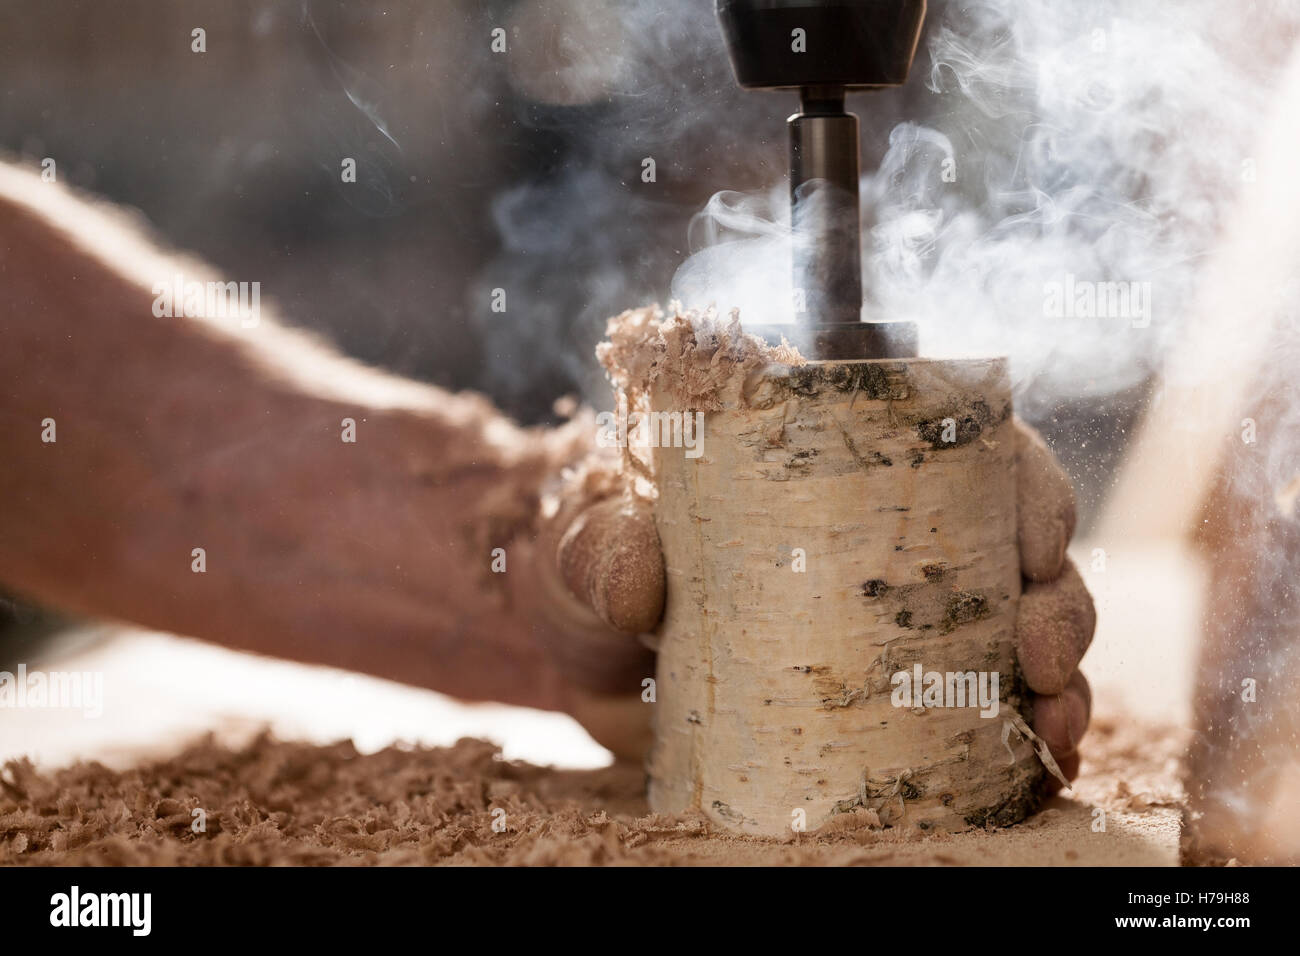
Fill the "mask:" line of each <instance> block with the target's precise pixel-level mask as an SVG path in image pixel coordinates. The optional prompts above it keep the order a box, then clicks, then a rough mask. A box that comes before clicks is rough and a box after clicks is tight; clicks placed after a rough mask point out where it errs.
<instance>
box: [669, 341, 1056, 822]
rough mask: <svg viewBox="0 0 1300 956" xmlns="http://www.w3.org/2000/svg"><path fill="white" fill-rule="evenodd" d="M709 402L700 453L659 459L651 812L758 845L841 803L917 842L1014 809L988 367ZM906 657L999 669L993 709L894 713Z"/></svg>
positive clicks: (1007, 537)
mask: <svg viewBox="0 0 1300 956" xmlns="http://www.w3.org/2000/svg"><path fill="white" fill-rule="evenodd" d="M672 394H673V392H672V383H671V382H670V381H664V380H660V381H658V382H656V384H655V386H654V388H653V389H652V392H651V407H652V409H654V410H657V411H667V412H672V411H678V412H681V411H690V409H683V408H680V407H676V408H675V407H673V402H674V399H673V397H672ZM717 398H718V400H719V402H720V403H721V405H722V407H721V409H720V410H715V411H712V412H710V413H708V414H707V416H706V418H705V422H704V432H703V440H702V450H703V454H702V455H700V456H699V457H697V458H690V457H688V456H686V455H685V454H684V453H683V450H682V449H680V448H670V447H665V448H658V449H656V450H655V453H654V469H655V472H656V479H657V484H658V487H659V501H658V505H657V522H658V528H659V533H660V537H661V539H662V543H663V548H664V554H665V558H666V562H667V568H668V604H667V609H666V614H665V619H664V623H663V626H662V628H661V630H660V634H659V639H660V654H659V664H658V677H657V691H658V703H657V706H656V710H655V745H654V749H653V751H652V754H651V757H650V761H649V771H650V802H651V805H652V807H653V808H654V809H656V810H659V811H664V812H677V811H682V810H687V809H690V808H695V809H698V810H700V811H702V812H703V813H705V814H707V815H708V816H709V817H710V818H712V819H713V820H715V821H716V822H718V823H719V824H722V825H724V826H726V827H728V828H730V829H732V830H736V831H739V832H745V833H754V834H766V835H773V836H776V835H781V834H788V833H790V832H791V829H792V826H793V827H794V828H796V829H797V828H799V827H800V826H802V827H804V828H806V829H807V830H809V831H812V830H816V829H818V828H819V827H821V826H822V825H824V824H826V823H827V821H828V820H830V819H831V818H832V817H833V816H834V815H836V814H837V813H842V812H846V811H851V810H854V809H855V808H857V807H866V808H868V809H871V810H874V811H875V812H876V813H877V814H878V815H879V817H880V819H881V821H882V822H883V823H886V824H892V825H895V826H905V827H919V828H920V829H922V830H948V831H952V830H959V829H963V828H965V827H967V826H970V825H983V824H985V823H997V824H1006V823H1011V822H1014V821H1015V820H1018V819H1020V818H1022V817H1023V816H1025V815H1026V814H1027V813H1028V812H1030V810H1032V809H1033V805H1034V802H1035V794H1036V792H1037V788H1036V786H1035V784H1036V783H1037V781H1038V780H1039V778H1040V777H1041V774H1042V768H1041V765H1040V764H1039V763H1038V759H1037V757H1036V756H1035V754H1034V751H1033V747H1032V745H1031V744H1030V742H1029V741H1027V740H1025V739H1024V738H1023V737H1022V736H1021V735H1020V734H1019V733H1014V732H1013V733H1011V734H1010V736H1009V737H1008V738H1007V739H1006V742H1005V743H1004V728H1005V727H1006V726H1008V724H1009V720H1010V718H1011V711H1012V709H1016V708H1018V707H1019V704H1020V694H1021V693H1022V688H1021V686H1020V682H1019V679H1018V676H1017V671H1016V663H1015V652H1014V644H1013V640H1014V625H1015V611H1016V604H1017V601H1018V599H1019V594H1020V573H1019V561H1018V557H1017V549H1016V513H1015V444H1014V438H1013V434H1012V422H1011V400H1010V391H1009V384H1008V376H1007V368H1006V363H1005V362H1004V361H1002V360H969V361H952V362H947V361H930V360H923V359H921V360H906V361H893V360H890V361H873V362H846V363H810V364H808V365H805V366H801V367H789V366H781V365H776V366H769V367H768V368H766V369H765V370H763V371H760V372H752V373H750V374H749V375H748V376H747V377H745V376H740V375H737V376H735V377H733V379H732V380H730V382H728V383H727V384H726V385H725V386H724V388H723V391H722V393H721V394H720V395H718V396H717ZM801 554H802V560H803V562H804V569H803V570H797V568H798V567H799V566H800V556H801ZM918 664H919V665H921V667H922V670H923V672H927V673H928V672H932V671H933V672H940V673H948V672H953V673H966V672H970V671H974V672H977V673H978V672H985V673H994V672H995V673H997V674H998V683H999V692H1000V697H1001V700H1002V701H1003V704H1002V705H1001V708H1000V712H999V714H998V715H997V716H995V717H983V716H981V711H980V709H979V708H978V707H969V706H968V707H954V706H945V707H924V708H922V707H916V708H913V709H909V708H906V707H899V706H895V705H894V703H893V701H892V696H893V695H892V692H893V691H894V684H893V682H892V678H893V675H894V674H895V673H896V672H899V671H903V672H907V673H909V674H910V673H912V672H913V669H914V667H915V665H918ZM950 702H951V701H950ZM800 810H802V811H803V812H802V814H800V813H799V812H797V811H800Z"/></svg>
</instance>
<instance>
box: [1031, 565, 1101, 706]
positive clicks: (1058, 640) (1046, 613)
mask: <svg viewBox="0 0 1300 956" xmlns="http://www.w3.org/2000/svg"><path fill="white" fill-rule="evenodd" d="M1096 626H1097V612H1096V610H1095V609H1094V608H1093V606H1092V597H1091V596H1090V595H1089V594H1088V589H1087V588H1086V587H1085V586H1084V584H1083V578H1081V577H1079V572H1078V570H1077V569H1076V568H1075V567H1074V562H1072V561H1066V562H1065V569H1064V571H1063V572H1062V574H1061V576H1060V577H1059V578H1057V579H1056V580H1055V581H1045V582H1042V583H1034V582H1030V583H1029V584H1027V585H1026V586H1025V590H1024V592H1023V593H1022V594H1021V595H1020V608H1019V610H1018V612H1017V613H1016V655H1017V656H1018V657H1019V659H1020V670H1021V672H1022V673H1023V674H1024V675H1025V681H1026V683H1028V684H1029V689H1030V690H1032V691H1034V692H1035V693H1038V694H1059V693H1061V691H1063V690H1064V689H1065V685H1066V684H1067V683H1069V680H1070V676H1071V675H1072V674H1073V673H1074V672H1075V670H1076V669H1077V668H1078V666H1079V661H1081V660H1082V659H1083V655H1084V652H1085V651H1087V650H1088V645H1089V644H1091V643H1092V632H1093V630H1094V629H1095V628H1096Z"/></svg>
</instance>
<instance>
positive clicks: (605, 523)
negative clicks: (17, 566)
mask: <svg viewBox="0 0 1300 956" xmlns="http://www.w3.org/2000/svg"><path fill="white" fill-rule="evenodd" d="M557 557H558V560H559V566H560V576H561V577H562V578H563V580H564V584H565V586H566V587H567V588H568V589H569V591H570V592H571V593H572V594H573V596H574V597H576V598H578V600H580V601H582V602H583V603H585V604H587V605H588V606H589V607H590V608H591V609H592V610H593V611H595V612H596V615H597V616H598V617H599V618H600V619H601V620H602V621H604V622H605V623H606V624H608V625H609V626H610V627H612V628H614V630H616V631H624V632H630V633H638V634H639V633H641V632H644V631H649V630H652V629H653V628H654V627H655V625H656V624H658V623H659V618H660V617H661V616H662V615H663V610H664V589H665V586H664V559H663V552H662V551H661V550H660V547H659V532H658V531H656V530H655V525H654V518H653V516H652V515H651V512H650V506H649V504H648V503H647V502H645V501H644V500H642V499H640V498H636V497H633V496H631V495H624V496H621V497H617V498H606V499H605V500H603V501H599V502H597V503H596V504H594V505H591V506H590V507H589V508H587V509H586V510H584V511H583V512H581V513H580V514H579V515H578V516H577V518H575V519H574V521H573V523H572V524H570V525H569V527H568V529H567V530H566V531H565V533H564V536H563V537H562V538H561V539H560V544H559V550H558V555H557Z"/></svg>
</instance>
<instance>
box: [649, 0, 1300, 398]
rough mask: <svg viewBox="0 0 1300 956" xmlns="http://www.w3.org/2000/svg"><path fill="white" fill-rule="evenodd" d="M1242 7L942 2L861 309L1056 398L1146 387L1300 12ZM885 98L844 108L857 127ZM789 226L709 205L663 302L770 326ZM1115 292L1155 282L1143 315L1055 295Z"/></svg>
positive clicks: (915, 74) (1237, 175)
mask: <svg viewBox="0 0 1300 956" xmlns="http://www.w3.org/2000/svg"><path fill="white" fill-rule="evenodd" d="M1252 9H1253V10H1254V13H1253V14H1252V15H1251V16H1250V18H1249V20H1247V19H1246V12H1245V10H1238V9H1237V7H1236V5H1232V4H1225V3H1223V2H1221V0H1148V2H1142V3H1132V2H1120V0H1098V2H1091V3H1069V4H1065V3H1060V2H1053V0H972V2H966V3H962V4H960V5H956V4H949V5H946V6H943V5H940V6H939V8H938V9H937V10H934V11H933V12H932V16H937V17H939V18H940V19H939V21H938V22H937V23H932V24H931V25H930V29H929V31H928V37H929V40H928V43H927V44H926V45H925V47H924V48H923V50H922V51H920V52H919V53H918V57H917V62H916V63H915V65H914V67H913V71H912V78H911V81H910V82H911V83H925V84H926V85H927V86H928V88H929V90H930V92H931V94H932V95H933V97H934V98H935V99H934V104H933V107H932V108H931V109H929V110H926V111H925V114H924V115H927V116H928V117H929V119H928V120H927V123H926V125H920V124H918V123H915V122H904V123H901V124H899V125H898V126H896V127H895V129H894V130H893V132H892V134H891V135H890V137H889V148H888V150H887V152H886V153H885V155H884V157H883V160H882V161H881V162H880V164H879V167H878V168H877V169H876V170H874V171H871V172H868V173H867V174H866V175H864V177H863V179H862V196H863V207H864V229H863V260H864V261H863V269H864V287H865V293H866V297H867V308H866V310H865V313H866V315H867V317H868V318H889V319H910V320H913V321H915V322H917V323H918V324H919V326H920V331H921V346H922V351H923V354H926V355H933V356H944V357H946V356H955V355H967V354H1007V355H1010V356H1011V358H1012V366H1013V373H1014V374H1015V376H1016V381H1017V384H1018V385H1019V386H1022V387H1023V386H1025V385H1027V384H1028V383H1030V382H1031V381H1032V382H1034V383H1035V384H1036V385H1037V386H1039V387H1040V388H1041V389H1045V390H1046V391H1047V392H1048V393H1051V394H1055V395H1058V396H1059V395H1083V394H1092V395H1098V394H1106V393H1110V392H1114V391H1118V390H1120V389H1124V388H1126V387H1129V386H1131V385H1133V384H1135V383H1137V382H1139V381H1140V380H1141V379H1142V378H1143V377H1145V376H1146V375H1147V374H1148V372H1149V371H1150V369H1151V367H1152V366H1153V365H1154V364H1156V363H1157V362H1158V361H1159V359H1160V357H1161V356H1162V355H1163V354H1164V353H1165V351H1166V350H1167V348H1168V347H1169V346H1170V344H1171V343H1172V342H1173V341H1174V340H1175V339H1176V337H1177V335H1178V332H1179V326H1180V323H1181V322H1182V321H1183V319H1184V317H1185V316H1186V315H1187V314H1188V313H1189V312H1190V311H1191V306H1192V297H1193V296H1194V295H1195V292H1196V286H1197V283H1196V280H1197V275H1198V270H1199V269H1201V268H1203V266H1204V264H1205V260H1206V258H1207V256H1208V255H1209V253H1210V251H1211V250H1212V248H1213V246H1214V243H1215V239H1216V234H1217V232H1218V230H1219V228H1220V226H1221V223H1222V220H1223V218H1224V216H1225V213H1226V212H1227V211H1228V210H1229V209H1230V208H1231V207H1232V205H1233V203H1234V202H1235V200H1236V199H1237V194H1238V192H1239V191H1240V189H1241V188H1242V187H1243V185H1244V184H1245V183H1248V182H1249V181H1250V178H1251V176H1252V173H1253V159H1252V157H1251V150H1252V147H1253V145H1254V143H1255V140H1256V133H1257V130H1258V127H1259V126H1260V124H1261V122H1262V120H1263V118H1264V116H1265V115H1266V107H1267V105H1268V103H1269V93H1270V84H1271V83H1272V82H1275V79H1276V75H1277V73H1279V72H1280V70H1281V69H1282V67H1283V66H1284V61H1285V56H1284V55H1283V54H1284V53H1285V49H1286V46H1285V44H1286V41H1287V40H1290V39H1294V35H1295V28H1296V25H1297V23H1298V22H1300V4H1297V3H1295V2H1286V3H1274V4H1258V5H1255V7H1253V8H1252ZM1262 24H1267V25H1268V29H1269V31H1270V36H1269V37H1266V38H1262V37H1261V36H1260V33H1259V31H1260V26H1261V25H1262ZM876 95H877V94H859V95H855V96H854V97H852V98H851V99H850V104H851V105H850V106H849V109H851V110H854V111H855V112H858V113H860V114H863V115H864V120H865V119H866V117H867V114H868V113H869V111H871V109H872V103H873V96H876ZM868 125H869V124H868ZM868 150H869V146H868ZM788 215H789V214H788V202H787V201H786V200H785V199H784V198H783V194H782V192H781V191H780V190H778V191H776V192H775V193H771V194H763V195H759V196H752V197H743V196H737V195H736V194H734V193H720V194H718V195H717V196H715V197H714V200H713V201H712V202H711V203H709V205H708V207H707V208H706V209H705V210H704V212H703V213H701V215H700V216H699V217H697V219H696V221H695V223H694V224H693V226H692V230H691V239H692V250H693V252H694V254H693V255H692V256H691V258H690V259H688V260H687V261H686V262H685V263H684V264H683V265H682V267H681V269H680V270H679V271H678V273H677V275H676V277H675V278H674V282H673V289H672V292H673V296H674V297H675V298H680V299H681V300H683V301H684V302H685V303H686V304H687V305H692V306H705V305H709V304H713V305H715V306H717V307H718V308H719V309H721V310H723V311H725V310H726V309H727V308H729V307H732V306H739V307H740V309H741V317H742V321H743V320H746V319H753V320H757V321H773V320H777V321H779V320H780V319H779V317H777V316H774V315H773V310H774V305H773V304H774V303H775V304H776V307H775V308H776V311H777V312H779V311H781V306H782V305H783V304H784V303H788V302H789V301H790V300H789V296H788V289H789V280H788V273H789V246H788V242H789V236H788V234H789V229H788V227H786V226H784V225H783V223H784V222H786V221H787V220H788ZM782 283H784V285H782ZM1115 283H1120V284H1124V285H1123V291H1125V292H1127V291H1128V290H1129V289H1130V288H1131V289H1132V290H1133V291H1134V292H1135V293H1140V292H1141V291H1142V290H1144V289H1145V290H1146V292H1147V296H1148V298H1147V299H1146V301H1145V306H1146V307H1147V309H1148V314H1147V315H1146V321H1143V320H1142V319H1141V318H1140V317H1134V316H1128V315H1105V314H1103V315H1092V316H1089V315H1088V314H1087V308H1086V307H1084V306H1085V305H1086V303H1082V302H1081V307H1080V309H1079V310H1078V311H1080V312H1083V313H1084V314H1083V315H1078V314H1074V313H1075V310H1073V309H1070V310H1069V311H1067V312H1066V313H1065V314H1057V311H1054V310H1053V308H1052V307H1051V305H1050V304H1049V300H1050V299H1051V298H1052V293H1053V292H1057V293H1059V292H1060V290H1062V289H1069V290H1071V291H1072V292H1074V291H1076V290H1087V291H1089V293H1090V294H1091V292H1092V291H1094V290H1095V289H1096V288H1097V287H1101V286H1104V285H1105V284H1115ZM1112 289H1113V286H1112ZM1102 311H1103V312H1104V311H1105V310H1104V309H1102ZM790 318H791V316H790V315H789V314H787V315H786V320H787V321H789V320H790Z"/></svg>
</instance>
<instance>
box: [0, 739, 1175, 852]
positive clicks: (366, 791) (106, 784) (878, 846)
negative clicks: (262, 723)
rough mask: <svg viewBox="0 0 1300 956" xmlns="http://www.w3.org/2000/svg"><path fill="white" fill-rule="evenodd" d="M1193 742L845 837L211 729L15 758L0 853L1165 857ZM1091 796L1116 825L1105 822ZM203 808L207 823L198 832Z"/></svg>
mask: <svg viewBox="0 0 1300 956" xmlns="http://www.w3.org/2000/svg"><path fill="white" fill-rule="evenodd" d="M1184 744H1185V740H1184V739H1183V736H1182V735H1181V734H1179V733H1178V732H1177V731H1173V730H1169V729H1166V730H1163V731H1161V732H1158V733H1157V732H1154V731H1153V728H1151V727H1141V728H1136V727H1133V726H1132V725H1131V724H1129V723H1128V722H1116V723H1109V724H1106V723H1103V724H1100V725H1099V726H1096V727H1094V728H1093V729H1092V730H1091V731H1090V733H1089V737H1088V746H1087V756H1086V757H1085V761H1084V766H1083V773H1082V776H1081V778H1080V781H1079V782H1078V784H1077V785H1076V796H1075V798H1074V799H1061V798H1056V799H1054V800H1052V801H1050V802H1049V804H1048V809H1047V810H1046V811H1045V812H1043V813H1040V814H1037V815H1036V816H1034V817H1032V818H1030V820H1028V821H1026V822H1025V823H1024V824H1021V825H1019V826H1016V827H1011V828H1008V829H1006V830H1000V831H976V832H971V833H963V834H956V835H952V836H948V835H938V836H931V837H923V838H922V837H917V836H914V835H905V834H904V833H903V832H901V831H900V830H892V829H884V830H881V829H877V828H876V827H874V826H873V825H872V824H873V823H874V822H875V821H872V820H869V819H867V817H866V816H865V815H864V816H863V817H862V819H861V820H860V821H855V822H858V823H860V824H861V825H860V826H850V825H848V824H847V823H846V824H844V825H842V826H840V827H839V828H837V831H836V832H835V833H831V834H817V835H810V834H798V835H796V834H791V835H790V836H789V837H788V838H786V839H785V840H764V839H758V838H751V837H737V836H733V835H730V834H728V833H725V832H723V831H720V830H718V829H717V828H715V827H714V826H713V825H712V824H710V823H708V822H707V821H706V820H704V819H703V818H701V817H697V816H674V817H669V816H662V815H656V814H651V813H648V812H647V809H646V805H645V798H644V785H645V777H644V773H643V771H642V770H640V769H639V768H636V767H631V766H615V767H610V768H606V769H603V770H594V771H558V770H552V769H547V768H542V767H535V766H531V765H528V764H523V763H516V762H507V761H503V760H501V759H500V756H499V752H498V750H497V749H496V748H495V747H494V746H493V745H491V744H488V743H485V742H483V741H477V740H462V741H460V742H459V743H457V744H456V745H455V746H454V747H450V748H443V749H402V748H397V747H390V748H388V749H386V750H383V751H380V752H379V753H375V754H371V755H362V754H359V753H358V752H357V751H356V750H355V748H353V746H352V745H351V744H350V743H340V744H334V745H332V746H328V747H316V746H311V745H307V744H300V743H284V742H280V741H276V740H273V739H271V738H270V737H266V736H264V737H261V738H259V739H257V740H255V741H253V742H252V743H251V744H250V745H249V746H247V747H245V748H243V749H241V750H229V749H226V748H223V747H219V746H216V745H214V744H213V743H211V742H204V743H200V744H197V745H195V746H192V747H190V748H188V749H187V750H185V751H184V752H182V753H180V754H179V755H177V756H176V757H174V758H172V759H170V760H165V761H159V762H155V763H150V764H145V765H142V766H139V767H137V768H134V769H131V770H128V771H125V772H121V773H117V772H113V771H110V770H108V769H106V768H105V767H103V766H100V765H98V764H93V763H92V764H78V765H76V766H73V767H70V768H67V769H63V770H58V771H54V772H51V773H43V772H39V771H37V770H35V769H33V767H32V766H31V765H30V764H29V763H26V762H24V761H15V762H11V763H9V764H7V765H6V766H5V769H4V772H3V773H2V774H0V863H3V864H9V865H13V864H38V865H40V864H44V865H87V864H107V865H132V864H149V865H175V864H235V865H259V864H446V863H450V864H577V865H584V864H588V865H590V864H594V865H608V864H700V863H703V864H754V863H759V864H845V863H908V864H911V863H918V864H927V863H928V864H935V863H979V864H985V865H987V864H990V863H1007V864H1014V863H1044V864H1061V863H1111V864H1116V865H1120V864H1127V863H1153V862H1155V863H1158V862H1166V863H1169V862H1175V861H1176V856H1170V854H1169V852H1167V851H1168V848H1169V846H1171V845H1172V846H1174V847H1176V844H1177V818H1178V815H1179V813H1180V808H1181V805H1182V799H1183V798H1182V791H1181V787H1180V786H1179V784H1178V767H1179V758H1178V755H1179V754H1180V753H1181V752H1182V748H1183V745H1184ZM1097 807H1101V808H1102V809H1104V810H1105V811H1106V813H1107V814H1108V818H1109V820H1110V825H1109V827H1108V829H1107V831H1106V832H1103V833H1100V834H1099V833H1098V832H1097V830H1096V826H1095V820H1096V808H1097ZM196 809H198V810H202V811H203V812H204V813H203V816H204V817H205V822H206V830H205V832H198V833H196V832H194V824H195V822H196V820H197V819H199V817H197V816H196V815H195V814H194V811H195V810H196ZM494 824H495V827H494ZM1170 828H1172V833H1171V832H1170ZM1144 834H1145V835H1144ZM1171 840H1172V843H1171V842H1170V841H1171Z"/></svg>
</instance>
